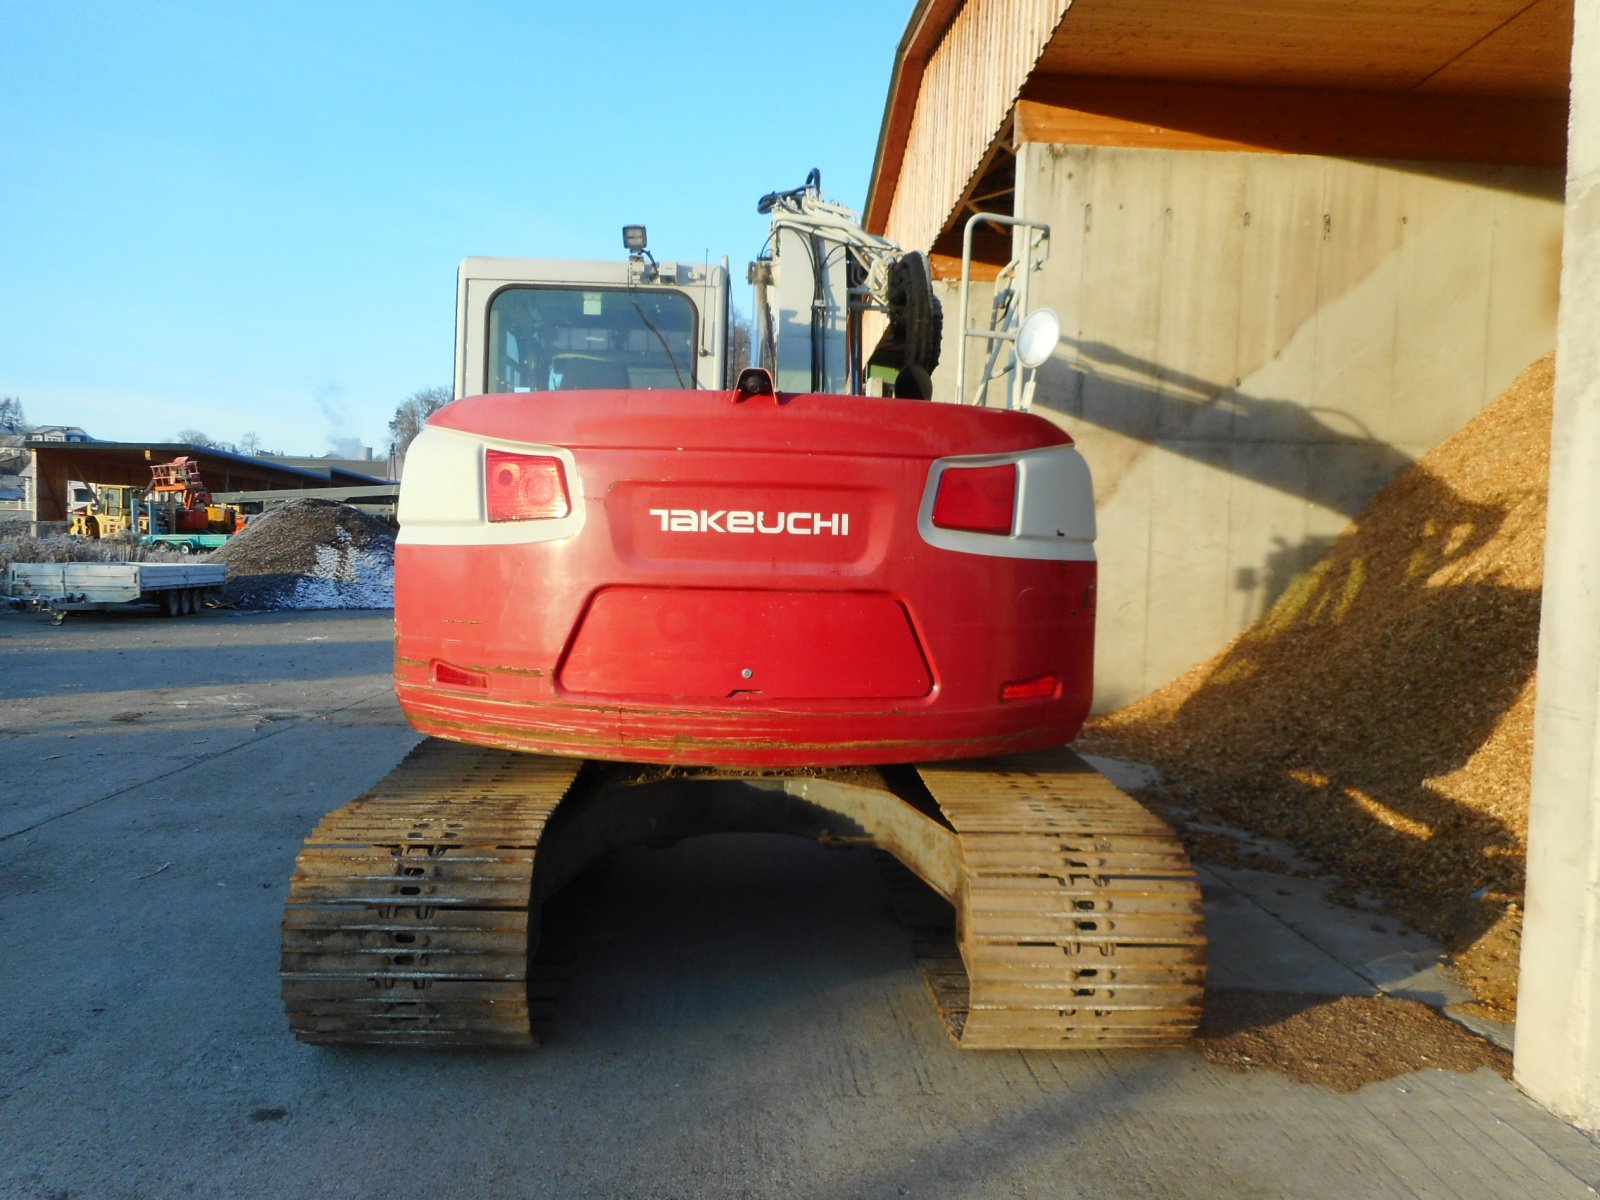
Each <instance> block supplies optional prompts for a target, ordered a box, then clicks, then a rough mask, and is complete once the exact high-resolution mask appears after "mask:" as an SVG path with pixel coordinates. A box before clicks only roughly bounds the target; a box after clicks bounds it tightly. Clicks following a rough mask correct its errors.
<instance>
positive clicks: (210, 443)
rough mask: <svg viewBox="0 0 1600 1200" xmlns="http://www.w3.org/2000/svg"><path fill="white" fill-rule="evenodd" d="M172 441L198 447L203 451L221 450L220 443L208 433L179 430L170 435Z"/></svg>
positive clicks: (196, 430) (194, 430)
mask: <svg viewBox="0 0 1600 1200" xmlns="http://www.w3.org/2000/svg"><path fill="white" fill-rule="evenodd" d="M172 440H173V441H175V442H182V443H183V444H184V445H186V446H199V447H200V448H201V449H203V450H221V449H222V448H223V447H222V443H221V442H219V441H217V439H216V438H214V437H212V436H211V435H210V434H209V433H204V432H202V431H201V430H198V429H180V430H178V432H177V433H175V434H173V435H172Z"/></svg>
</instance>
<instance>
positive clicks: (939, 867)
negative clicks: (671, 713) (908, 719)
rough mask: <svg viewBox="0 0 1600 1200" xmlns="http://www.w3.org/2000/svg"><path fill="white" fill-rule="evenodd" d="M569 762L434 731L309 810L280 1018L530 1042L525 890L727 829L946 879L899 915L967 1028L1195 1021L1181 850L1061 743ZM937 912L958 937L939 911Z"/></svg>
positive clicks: (353, 1035) (947, 1008)
mask: <svg viewBox="0 0 1600 1200" xmlns="http://www.w3.org/2000/svg"><path fill="white" fill-rule="evenodd" d="M582 766H583V764H582V763H581V762H580V761H578V760H576V759H564V758H554V757H546V756H542V755H533V754H520V753H516V752H512V751H505V750H494V749H487V748H481V747H472V746H464V745H457V744H455V743H450V742H443V741H434V740H430V741H427V742H424V743H423V744H422V745H421V746H419V747H418V748H417V749H416V750H414V751H413V752H412V753H411V755H410V756H409V757H408V758H407V759H406V760H405V761H404V762H402V763H401V764H400V765H399V766H398V767H396V768H395V770H394V771H392V772H391V773H390V774H389V776H388V777H387V778H385V779H384V780H382V781H381V782H380V783H379V784H377V785H376V786H375V787H373V788H372V789H371V790H370V791H368V792H366V793H365V794H364V795H362V796H361V797H360V798H358V799H357V800H355V801H353V802H352V803H350V804H347V805H345V806H344V807H343V808H340V809H338V810H336V811H334V812H333V813H330V814H329V815H328V816H327V817H326V818H324V819H323V821H322V822H321V823H320V824H319V825H318V826H317V828H316V829H315V830H314V831H313V832H312V834H311V836H310V837H309V838H308V839H307V841H306V844H305V847H304V849H303V850H302V851H301V853H300V857H299V859H298V860H297V862H296V865H295V873H294V877H293V880H292V882H291V884H290V890H289V897H288V902H287V906H286V910H285V918H284V926H283V935H284V940H283V995H284V1002H285V1006H286V1008H287V1010H288V1014H289V1021H290V1026H291V1028H292V1029H293V1030H294V1033H295V1035H296V1036H297V1037H299V1038H300V1039H301V1040H302V1041H307V1042H314V1043H347V1042H356V1043H369V1044H387V1045H410V1046H450V1045H494V1046H531V1045H533V1044H534V1043H535V1042H536V1041H537V1036H536V1028H537V1025H538V1021H537V1012H536V1011H535V1010H536V1009H537V1007H538V1005H539V1004H540V1003H541V1002H546V1006H547V1007H548V1001H549V999H550V997H549V996H548V995H546V994H545V992H546V991H547V989H546V988H545V986H544V981H543V980H542V979H541V977H540V976H539V974H538V970H537V960H534V962H535V968H534V969H533V971H532V972H531V973H530V948H531V947H533V946H536V945H537V943H538V912H539V905H540V901H541V900H542V899H543V898H545V897H548V896H551V895H554V894H555V893H556V892H557V891H558V890H559V889H560V888H561V887H562V886H563V885H564V884H565V883H566V882H567V881H568V880H571V879H573V878H576V877H577V876H578V874H579V873H580V872H581V870H582V869H583V866H584V865H585V864H587V863H590V862H593V861H595V860H596V859H597V858H599V857H601V856H603V855H604V854H605V853H607V852H608V851H609V850H610V849H612V848H614V847H616V846H618V845H624V844H628V843H629V842H632V841H649V842H653V843H663V842H670V841H671V840H674V839H675V838H681V837H688V836H693V835H694V834H697V833H706V832H713V831H718V830H733V829H749V830H768V831H774V832H788V833H798V834H801V835H804V836H811V837H820V838H824V839H826V840H829V841H832V842H835V843H842V844H859V845H875V846H877V847H878V848H879V849H881V850H883V851H886V852H888V853H890V854H892V855H893V856H894V857H896V858H898V859H899V860H900V861H901V862H903V863H904V865H905V866H906V867H908V868H909V869H910V870H911V871H912V872H914V873H915V874H916V875H917V876H919V877H920V878H921V880H922V881H923V882H924V883H926V884H927V885H929V888H931V891H929V890H927V889H923V895H924V901H923V902H922V903H921V904H920V905H919V907H920V908H921V909H922V910H923V912H924V913H926V911H927V909H928V908H929V907H930V906H929V904H928V902H929V901H931V902H932V905H933V906H934V907H936V908H943V907H944V906H943V905H942V904H940V902H939V900H938V897H942V898H943V900H945V901H948V902H949V904H950V905H952V906H953V912H952V911H951V910H948V909H947V910H945V912H944V914H943V920H942V921H941V920H940V919H939V917H938V916H937V915H936V916H935V917H934V918H933V920H932V921H931V922H930V921H926V920H923V919H920V918H918V919H915V920H912V921H909V922H908V923H909V924H912V925H913V926H914V927H916V928H917V929H918V931H919V933H920V934H921V935H922V936H920V937H919V939H918V945H917V953H918V957H919V959H920V960H921V963H922V968H923V972H924V976H925V978H926V979H927V981H928V984H929V988H930V990H931V991H932V993H933V997H934V1000H935V1002H936V1003H937V1005H938V1007H939V1011H940V1014H941V1016H942V1017H943V1020H944V1024H945V1026H946V1028H947V1030H948V1031H949V1033H950V1035H951V1037H952V1038H953V1039H954V1040H955V1041H956V1043H957V1044H958V1045H960V1046H961V1047H963V1048H969V1049H1074V1048H1085V1049H1088V1048H1094V1049H1109V1048H1113V1047H1141V1046H1145V1047H1147V1046H1159V1045H1164V1044H1170V1043H1174V1042H1179V1041H1181V1040H1183V1039H1184V1038H1186V1037H1188V1036H1189V1034H1191V1033H1192V1032H1193V1030H1194V1028H1195V1025H1196V1024H1197V1023H1198V1020H1199V1015H1200V1005H1201V998H1202V993H1203V990H1204V983H1205V938H1204V934H1203V931H1202V927H1201V915H1200V893H1199V888H1198V886H1197V884H1196V883H1195V879H1194V874H1193V871H1192V869H1191V868H1190V866H1189V863H1188V859H1187V857H1186V856H1185V855H1184V852H1183V849H1182V847H1181V845H1179V843H1178V841H1177V839H1176V838H1175V837H1174V836H1173V834H1172V832H1171V830H1170V829H1168V828H1167V826H1166V825H1165V824H1164V823H1163V822H1162V821H1161V820H1160V819H1159V818H1157V817H1156V816H1154V815H1153V814H1151V813H1150V812H1149V811H1148V810H1146V809H1145V808H1144V807H1142V806H1141V805H1140V804H1138V802H1136V801H1135V800H1133V799H1132V798H1131V797H1129V796H1128V795H1126V794H1125V793H1123V792H1122V791H1120V790H1119V789H1117V788H1116V787H1115V786H1113V785H1112V784H1111V783H1110V782H1109V781H1108V780H1106V779H1105V778H1104V777H1103V776H1101V775H1099V774H1098V773H1096V772H1095V771H1093V770H1092V769H1091V768H1090V767H1089V766H1088V765H1087V764H1085V763H1084V762H1083V761H1082V760H1081V759H1080V758H1078V757H1077V755H1075V754H1073V753H1072V752H1071V751H1069V750H1055V751H1048V752H1043V753H1038V754H1031V755H1017V756H1012V757H1009V758H1001V759H993V758H991V759H979V760H971V761H964V762H954V763H939V764H933V765H924V766H921V767H918V768H917V769H916V771H915V772H914V773H913V772H912V771H909V770H906V769H889V770H886V771H884V772H879V771H857V772H853V773H851V772H846V773H838V772H835V773H828V772H822V773H818V774H808V773H794V772H778V773H760V772H754V773H751V772H727V771H711V770H707V771H699V772H697V771H694V770H687V771H685V770H679V771H676V772H670V773H666V774H665V775H659V776H658V775H654V774H651V773H648V772H646V773H634V774H630V773H629V771H628V770H627V769H626V768H617V767H613V768H609V769H607V770H605V771H595V772H586V773H585V774H584V776H583V778H584V780H586V781H587V782H585V783H582V784H577V783H575V781H577V780H578V778H579V773H580V769H581V768H582ZM563 802H565V803H566V807H564V808H563V809H562V811H561V814H560V816H559V817H557V816H556V809H557V807H558V806H559V805H562V804H563ZM552 821H554V824H555V827H556V831H555V832H553V833H550V835H549V836H545V835H546V834H547V832H549V831H547V826H549V825H551V823H552ZM541 838H543V839H544V844H543V848H541ZM536 858H537V859H538V860H539V861H538V864H537V866H538V871H537V873H536ZM897 907H904V906H903V905H901V904H900V901H899V899H897ZM952 916H953V930H952V932H953V936H951V935H949V934H945V933H942V932H940V929H939V927H940V926H941V925H942V926H943V928H944V929H952V923H951V917H952ZM930 930H932V936H928V934H929V931H930Z"/></svg>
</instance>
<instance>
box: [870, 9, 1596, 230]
mask: <svg viewBox="0 0 1600 1200" xmlns="http://www.w3.org/2000/svg"><path fill="white" fill-rule="evenodd" d="M1572 20H1573V10H1572V3H1571V0H1072V2H1071V3H1070V4H1069V3H1068V0H1054V2H1049V0H922V2H921V3H919V4H918V5H917V6H916V9H915V10H914V11H913V13H912V15H911V19H910V21H909V22H908V23H907V26H906V33H905V35H904V37H902V38H901V41H900V46H899V48H898V50H897V51H896V57H895V70H894V74H893V77H892V79H891V82H890V88H889V95H888V99H887V102H886V104H885V108H884V117H883V124H882V126H881V128H880V132H879V141H878V154H877V158H876V161H875V162H874V165H873V172H872V179H871V183H870V185H869V189H868V193H867V203H866V224H867V227H868V228H869V229H872V230H873V231H875V232H880V233H886V234H887V235H888V236H889V237H891V238H894V239H895V240H896V241H899V242H901V244H903V245H907V246H913V247H919V248H934V249H939V248H941V247H943V248H946V249H948V248H949V245H950V242H951V237H952V234H954V236H956V237H959V234H958V233H955V232H954V231H955V228H956V225H957V224H958V221H959V217H960V215H961V213H962V211H963V210H964V209H965V208H968V207H972V208H977V207H984V206H989V207H1000V208H1001V209H1002V211H1004V210H1005V202H1004V193H1005V190H1006V188H1007V187H1008V175H1007V173H1008V172H1009V170H1010V166H1009V162H1008V161H1007V159H1008V155H1009V150H1010V148H1011V146H1012V144H1013V133H1014V130H1013V126H1012V122H1013V120H1014V118H1015V115H1016V109H1017V104H1018V101H1019V99H1022V98H1024V97H1034V98H1037V99H1038V100H1039V102H1040V103H1044V104H1054V105H1061V106H1063V107H1064V108H1065V109H1066V110H1067V111H1069V112H1071V111H1074V110H1075V109H1077V110H1084V111H1091V112H1096V111H1100V110H1102V109H1105V108H1106V107H1107V105H1108V104H1111V103H1112V102H1111V101H1108V100H1106V99H1104V98H1105V97H1119V96H1120V97H1122V100H1121V101H1119V103H1121V104H1122V105H1123V108H1124V109H1127V108H1129V107H1130V106H1131V108H1132V109H1133V110H1138V111H1136V112H1135V115H1134V116H1132V117H1131V118H1130V117H1128V116H1127V113H1126V112H1122V111H1119V112H1117V113H1114V114H1112V115H1114V116H1116V117H1117V118H1118V120H1119V121H1120V122H1121V124H1120V125H1117V124H1113V125H1112V126H1111V127H1108V128H1106V129H1099V130H1094V131H1089V133H1087V134H1086V135H1085V137H1086V140H1088V141H1089V143H1090V144H1161V143H1160V142H1159V141H1157V142H1151V141H1148V140H1146V141H1140V140H1139V128H1138V127H1140V126H1148V125H1149V124H1150V122H1148V121H1147V120H1146V118H1145V115H1144V112H1143V110H1147V109H1149V108H1150V107H1151V104H1152V97H1154V96H1155V95H1157V94H1159V93H1160V92H1162V91H1167V92H1171V93H1173V94H1181V95H1182V96H1183V97H1184V98H1185V103H1183V104H1181V105H1169V106H1168V107H1169V108H1171V109H1175V110H1177V111H1174V112H1171V113H1169V114H1168V117H1167V119H1166V122H1165V125H1164V126H1162V127H1164V128H1180V129H1181V128H1182V127H1183V124H1184V122H1185V120H1188V121H1189V124H1190V126H1191V127H1192V126H1194V125H1195V124H1196V123H1204V121H1205V120H1207V119H1208V118H1207V114H1206V112H1205V110H1206V109H1207V108H1208V106H1207V105H1204V104H1201V105H1199V106H1198V107H1197V106H1196V105H1194V104H1192V103H1190V101H1192V100H1193V98H1194V97H1195V96H1197V95H1203V94H1208V93H1201V92H1197V91H1196V90H1195V89H1215V93H1214V94H1216V95H1218V96H1220V97H1223V99H1222V100H1221V101H1220V103H1221V106H1222V107H1223V108H1224V109H1227V108H1230V106H1231V108H1232V109H1233V110H1242V109H1246V108H1249V107H1250V106H1251V103H1252V101H1251V97H1259V95H1260V93H1261V92H1262V91H1270V92H1274V93H1279V92H1282V93H1290V92H1293V93H1298V94H1299V95H1300V96H1302V97H1303V98H1304V100H1303V102H1302V103H1301V105H1300V108H1299V109H1298V110H1297V109H1296V108H1295V99H1294V97H1292V96H1291V97H1288V98H1287V107H1286V108H1285V109H1284V110H1283V112H1284V113H1287V114H1289V115H1290V116H1291V118H1294V119H1298V117H1297V115H1296V114H1297V113H1299V112H1303V113H1304V114H1305V115H1306V119H1307V120H1312V121H1314V120H1315V119H1316V113H1317V112H1319V111H1321V110H1322V109H1325V108H1326V107H1327V105H1326V103H1324V102H1322V100H1321V99H1319V98H1320V97H1327V96H1335V97H1340V96H1342V97H1346V100H1345V102H1344V103H1345V107H1344V108H1343V109H1342V114H1343V115H1344V116H1346V117H1348V116H1349V115H1350V114H1351V111H1352V110H1351V109H1350V108H1349V101H1348V96H1349V94H1351V93H1356V94H1360V95H1362V96H1366V97H1370V98H1372V100H1373V102H1374V103H1375V104H1376V105H1377V106H1378V107H1376V108H1374V109H1373V110H1372V112H1373V119H1372V120H1370V121H1360V120H1357V121H1356V123H1355V125H1354V126H1353V127H1352V126H1351V125H1350V123H1349V121H1348V120H1346V121H1344V122H1342V123H1341V125H1340V128H1339V129H1338V131H1337V132H1338V133H1339V135H1340V136H1339V138H1338V140H1337V142H1336V143H1324V142H1323V141H1321V140H1319V139H1318V137H1316V136H1309V137H1303V138H1298V139H1297V138H1296V137H1295V136H1293V135H1292V134H1286V133H1284V132H1282V131H1281V130H1280V132H1279V133H1277V134H1276V135H1275V136H1274V138H1266V139H1263V138H1262V137H1260V136H1258V135H1252V134H1250V133H1249V131H1245V132H1244V133H1239V131H1238V130H1237V129H1236V128H1234V126H1230V127H1229V130H1228V131H1227V133H1226V136H1224V137H1222V138H1221V139H1220V140H1216V139H1213V141H1212V142H1207V141H1205V139H1202V140H1201V142H1200V143H1199V144H1198V145H1199V146H1200V147H1202V148H1207V147H1210V146H1212V145H1221V146H1230V147H1232V146H1241V147H1244V148H1260V149H1303V150H1305V151H1307V152H1313V153H1335V154H1348V155H1352V156H1372V157H1430V155H1427V154H1416V153H1414V151H1415V149H1416V148H1417V147H1418V145H1422V146H1423V147H1424V148H1426V146H1427V145H1429V144H1431V143H1429V142H1428V141H1427V135H1428V131H1430V130H1433V131H1436V130H1438V129H1439V128H1441V123H1449V122H1452V121H1453V122H1455V123H1456V124H1459V125H1463V126H1466V125H1473V126H1479V125H1481V123H1482V122H1483V121H1484V120H1485V119H1486V117H1485V114H1491V115H1492V113H1491V110H1494V111H1498V112H1501V113H1502V114H1503V119H1502V122H1501V123H1502V124H1503V125H1505V126H1506V127H1507V129H1508V130H1509V131H1510V132H1511V136H1510V138H1508V140H1507V143H1506V144H1507V145H1509V146H1511V148H1510V149H1502V147H1501V146H1500V145H1499V144H1492V145H1489V146H1487V147H1483V148H1480V149H1479V150H1478V152H1477V156H1476V157H1477V158H1478V160H1480V161H1482V160H1485V159H1486V158H1487V159H1488V160H1489V161H1501V159H1496V158H1493V157H1490V156H1492V155H1495V154H1504V155H1508V156H1512V157H1506V158H1505V159H1504V160H1505V161H1529V160H1530V156H1532V157H1535V158H1537V159H1538V160H1539V161H1544V160H1546V159H1548V157H1549V146H1550V145H1551V144H1552V142H1553V140H1558V139H1559V140H1560V144H1561V145H1562V146H1564V144H1565V143H1564V137H1565V116H1564V114H1565V103H1566V95H1567V88H1568V80H1569V71H1570V66H1569V63H1570V58H1571V48H1572ZM1184 89H1187V90H1184ZM1141 95H1142V96H1143V99H1142V100H1141V99H1140V97H1141ZM1084 97H1088V98H1089V99H1087V100H1086V99H1084ZM1411 110H1415V111H1421V112H1424V113H1425V114H1426V115H1427V116H1428V120H1427V121H1425V122H1424V123H1423V127H1421V128H1419V129H1418V130H1417V131H1416V132H1415V133H1414V135H1413V136H1412V138H1411V139H1410V140H1409V141H1408V140H1406V139H1405V138H1401V139H1399V140H1398V141H1397V140H1396V139H1395V137H1394V136H1393V135H1392V133H1390V132H1389V126H1391V125H1392V124H1393V122H1394V120H1395V119H1396V118H1397V116H1398V117H1400V118H1403V117H1404V115H1405V113H1406V112H1407V111H1411ZM1188 112H1195V113H1196V114H1197V115H1196V116H1194V117H1193V118H1186V117H1185V113H1188ZM1402 123H1403V121H1402ZM1157 124H1158V125H1160V124H1161V123H1160V122H1157ZM1235 124H1236V122H1235ZM1281 124H1282V120H1281V114H1280V125H1281ZM1037 125H1038V123H1037V122H1036V126H1037ZM1081 125H1082V123H1081V122H1080V123H1079V125H1078V126H1073V125H1071V123H1069V124H1068V125H1067V126H1058V125H1051V124H1049V123H1045V124H1044V125H1043V126H1038V127H1037V128H1036V129H1035V131H1034V134H1033V136H1035V137H1038V138H1039V140H1045V139H1046V138H1047V137H1050V138H1062V139H1063V140H1072V138H1073V137H1074V136H1076V134H1075V133H1073V132H1067V133H1063V132H1062V131H1063V129H1067V130H1069V131H1071V130H1078V131H1079V132H1081ZM1124 126H1132V127H1133V128H1127V129H1124ZM1545 126H1550V128H1545ZM1518 128H1521V129H1525V130H1527V132H1528V136H1529V137H1531V138H1533V139H1534V140H1535V141H1537V142H1538V148H1537V153H1536V154H1535V152H1534V151H1520V154H1521V157H1520V158H1518V157H1515V155H1516V154H1518V153H1519V151H1518V150H1517V149H1516V148H1515V146H1514V145H1512V143H1513V142H1514V139H1515V131H1516V130H1517V129H1518ZM1202 132H1206V133H1208V136H1209V131H1202ZM1332 132H1334V130H1332V128H1331V123H1330V130H1329V133H1330V134H1331V133H1332ZM1124 136H1126V137H1127V138H1128V139H1129V140H1125V141H1121V142H1119V141H1118V140H1117V139H1119V138H1122V137H1124ZM1386 137H1387V140H1385V138H1386ZM1447 140H1448V139H1447ZM1456 142H1457V143H1458V144H1457V145H1449V144H1447V145H1445V146H1443V147H1442V148H1441V149H1440V152H1439V153H1437V154H1434V155H1432V156H1431V157H1437V158H1442V159H1448V158H1452V157H1454V158H1457V159H1460V158H1461V155H1462V150H1461V147H1468V149H1469V150H1470V146H1469V141H1468V139H1467V138H1466V137H1464V136H1461V137H1458V138H1457V139H1456ZM996 201H1000V203H999V204H996V203H995V202H996Z"/></svg>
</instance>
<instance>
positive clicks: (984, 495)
mask: <svg viewBox="0 0 1600 1200" xmlns="http://www.w3.org/2000/svg"><path fill="white" fill-rule="evenodd" d="M1016 502H1017V464H1016V463H1001V464H999V465H998V466H988V467H946V468H945V469H944V472H943V474H941V475H940V476H939V493H938V495H937V496H935V497H934V500H933V523H934V524H935V525H937V526H938V527H939V528H940V529H958V530H961V531H963V532H965V533H998V534H1002V535H1004V534H1008V533H1010V532H1011V521H1012V513H1013V511H1014V510H1015V508H1016Z"/></svg>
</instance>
